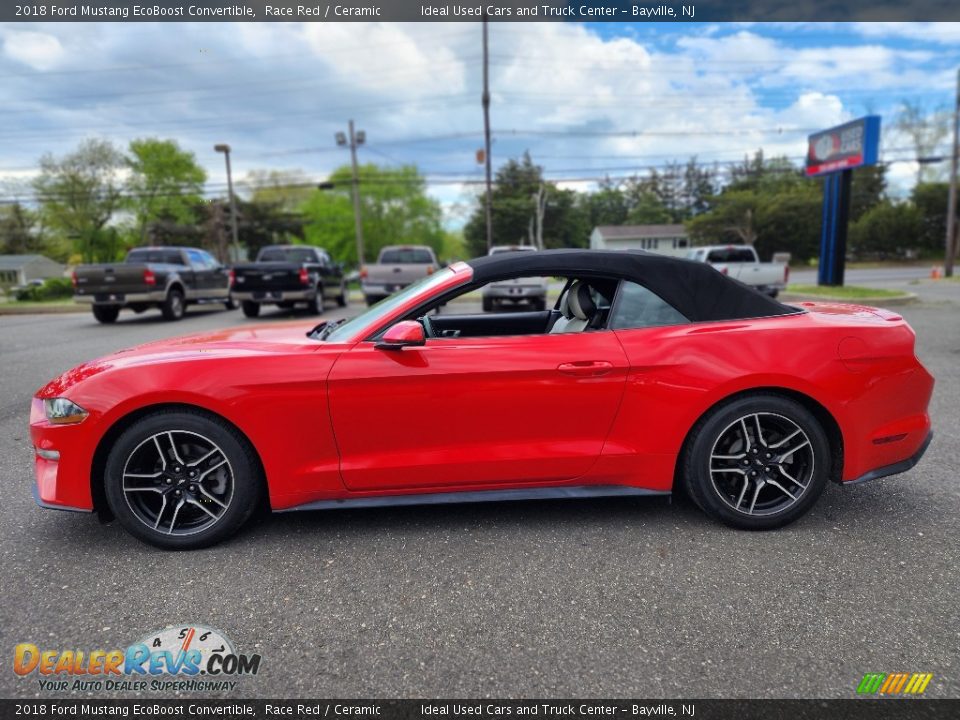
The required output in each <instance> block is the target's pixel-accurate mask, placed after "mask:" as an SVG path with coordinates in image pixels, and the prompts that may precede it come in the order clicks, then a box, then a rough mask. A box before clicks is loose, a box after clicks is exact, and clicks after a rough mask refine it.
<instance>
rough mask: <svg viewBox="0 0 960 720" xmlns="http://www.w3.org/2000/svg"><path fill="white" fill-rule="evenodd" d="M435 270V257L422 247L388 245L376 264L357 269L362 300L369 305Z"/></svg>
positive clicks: (425, 247) (429, 250)
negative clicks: (358, 270)
mask: <svg viewBox="0 0 960 720" xmlns="http://www.w3.org/2000/svg"><path fill="white" fill-rule="evenodd" d="M439 267H440V263H439V262H437V256H436V255H434V253H433V250H432V249H431V248H429V247H428V246H426V245H388V246H386V247H385V248H383V249H382V250H381V251H380V256H379V257H378V258H377V262H375V263H373V264H371V265H364V266H363V267H362V268H361V269H360V287H361V288H362V290H363V297H364V299H365V300H366V301H367V305H373V304H374V303H375V302H379V301H380V300H383V299H384V298H385V297H387V296H388V295H393V293H395V292H397V291H398V290H403V288H405V287H406V286H407V285H409V284H410V283H412V282H415V281H417V280H419V279H420V278H422V277H423V276H424V275H430V274H431V273H433V272H434V271H436V270H438V269H439Z"/></svg>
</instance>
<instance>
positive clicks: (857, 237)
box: [848, 200, 923, 258]
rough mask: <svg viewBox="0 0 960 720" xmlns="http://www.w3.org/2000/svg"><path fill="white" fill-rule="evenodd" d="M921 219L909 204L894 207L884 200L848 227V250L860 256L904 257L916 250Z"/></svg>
mask: <svg viewBox="0 0 960 720" xmlns="http://www.w3.org/2000/svg"><path fill="white" fill-rule="evenodd" d="M922 226H923V218H922V217H921V214H920V211H919V210H917V208H916V207H915V206H914V205H913V204H912V203H909V202H905V203H897V204H894V203H892V202H890V201H889V200H884V201H883V202H882V203H880V204H879V205H876V206H874V207H872V208H870V210H868V211H867V212H866V213H864V215H863V217H861V218H860V219H859V220H857V222H855V223H853V224H852V225H851V226H850V231H849V235H848V246H849V247H850V249H851V251H852V252H854V253H856V254H860V255H873V256H878V257H880V258H886V257H891V256H899V255H903V254H904V251H906V250H908V249H913V248H916V247H917V245H918V242H917V238H918V237H919V236H920V234H921V229H922Z"/></svg>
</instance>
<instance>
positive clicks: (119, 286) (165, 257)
mask: <svg viewBox="0 0 960 720" xmlns="http://www.w3.org/2000/svg"><path fill="white" fill-rule="evenodd" d="M73 287H74V295H73V299H74V300H75V301H77V302H80V303H89V304H90V306H91V307H92V309H93V316H94V317H95V318H96V319H97V320H99V321H100V322H102V323H112V322H114V321H116V319H117V316H118V315H119V314H120V311H121V310H122V309H123V308H130V309H131V310H133V311H134V312H135V313H142V312H144V311H145V310H148V309H149V308H159V309H160V312H162V313H163V318H164V319H165V320H179V319H180V318H182V317H183V314H184V312H186V309H187V306H188V305H191V304H194V303H222V304H223V305H224V306H225V307H226V308H227V309H228V310H232V309H233V308H235V307H236V305H235V304H234V302H233V299H232V298H231V297H230V271H229V269H228V268H226V267H225V266H224V265H221V264H220V262H219V261H217V259H216V258H214V257H213V256H212V255H211V254H210V253H208V252H207V251H206V250H200V249H198V248H191V247H173V246H170V247H141V248H134V249H133V250H131V251H130V252H129V253H127V257H126V259H125V260H124V261H123V262H122V263H104V264H101V265H80V266H79V267H78V268H77V269H76V270H74V271H73Z"/></svg>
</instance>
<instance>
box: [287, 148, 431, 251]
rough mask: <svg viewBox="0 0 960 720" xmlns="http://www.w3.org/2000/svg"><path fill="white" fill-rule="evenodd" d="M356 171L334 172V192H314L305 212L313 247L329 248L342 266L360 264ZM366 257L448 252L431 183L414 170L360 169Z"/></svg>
mask: <svg viewBox="0 0 960 720" xmlns="http://www.w3.org/2000/svg"><path fill="white" fill-rule="evenodd" d="M352 177H353V175H352V171H351V168H350V166H349V165H345V166H343V167H340V168H338V169H336V170H334V171H333V173H332V174H331V175H330V177H329V179H328V181H329V182H330V183H331V184H332V186H333V189H331V190H312V191H311V193H310V196H309V197H308V199H307V200H306V201H304V202H303V203H302V205H301V206H300V210H301V212H302V213H303V214H304V216H305V221H306V223H305V226H304V233H305V236H306V240H307V242H308V243H310V244H312V245H320V246H322V247H324V248H326V249H327V250H328V251H329V252H330V253H331V254H332V255H333V257H335V258H337V259H338V260H340V261H341V262H343V263H346V264H352V263H355V262H357V253H356V241H355V227H354V217H353V202H352V198H351V188H352ZM359 178H360V185H359V190H360V205H361V213H360V214H361V218H362V222H363V239H364V255H365V256H366V260H368V261H370V260H372V259H374V258H376V256H377V255H378V254H379V252H380V249H381V248H382V247H383V246H385V245H396V244H416V245H429V246H430V247H431V248H433V250H434V251H435V252H439V251H441V250H442V248H443V226H442V223H441V220H442V212H441V209H440V204H439V203H438V202H437V201H436V200H434V199H433V198H431V197H429V196H428V195H427V188H426V182H425V181H424V179H423V177H422V176H421V175H420V173H419V171H418V170H417V168H416V167H415V166H413V165H404V166H402V167H398V168H383V167H379V166H377V165H373V164H367V165H362V166H361V167H360V168H359Z"/></svg>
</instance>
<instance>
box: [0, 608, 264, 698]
mask: <svg viewBox="0 0 960 720" xmlns="http://www.w3.org/2000/svg"><path fill="white" fill-rule="evenodd" d="M260 660H261V658H260V655H257V654H253V655H244V654H242V653H238V652H237V651H236V650H235V649H234V647H233V643H232V642H230V640H228V639H227V638H226V636H224V634H223V633H221V632H220V631H219V630H214V629H213V628H210V627H206V626H204V625H198V624H196V623H192V624H190V623H184V624H182V625H170V626H168V627H166V628H164V629H163V630H158V631H157V632H152V633H149V634H148V635H146V636H145V637H143V638H142V639H140V640H139V641H137V642H135V643H133V644H131V645H129V646H128V647H127V648H126V649H125V650H58V649H48V648H40V647H38V646H37V645H35V644H33V643H20V644H19V645H17V646H16V647H15V648H14V652H13V671H14V672H15V673H16V674H17V675H20V676H21V677H27V676H36V678H37V682H38V683H39V685H40V689H41V690H45V691H60V692H64V691H82V692H97V691H121V692H143V691H148V690H149V691H155V692H203V691H230V690H233V689H234V688H235V687H236V686H237V683H238V679H237V678H239V677H242V676H247V675H256V674H257V672H259V670H260Z"/></svg>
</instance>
